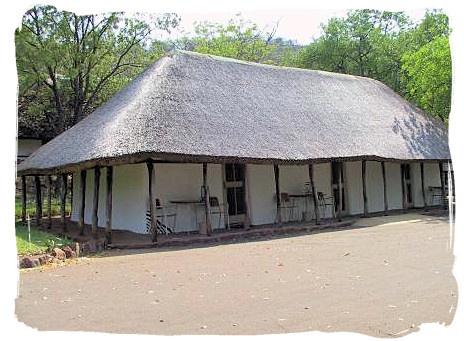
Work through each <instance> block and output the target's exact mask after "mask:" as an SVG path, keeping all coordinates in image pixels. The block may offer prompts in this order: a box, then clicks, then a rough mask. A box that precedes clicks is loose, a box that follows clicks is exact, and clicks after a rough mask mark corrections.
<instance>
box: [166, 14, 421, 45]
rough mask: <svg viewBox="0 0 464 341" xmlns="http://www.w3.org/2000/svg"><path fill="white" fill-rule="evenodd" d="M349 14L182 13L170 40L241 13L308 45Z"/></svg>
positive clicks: (418, 16) (278, 32) (262, 26)
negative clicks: (335, 20) (198, 25)
mask: <svg viewBox="0 0 464 341" xmlns="http://www.w3.org/2000/svg"><path fill="white" fill-rule="evenodd" d="M346 11H347V10H345V9H293V10H292V9H283V10H255V11H235V12H234V11H226V12H211V13H207V12H206V13H195V12H193V13H192V12H190V13H182V12H180V13H179V15H180V16H181V18H182V20H181V24H180V27H179V30H177V32H173V33H174V34H173V35H171V37H175V36H176V35H178V36H180V35H181V33H182V31H183V32H193V28H194V23H195V21H209V22H214V23H222V24H225V23H227V22H228V21H229V20H230V19H231V18H233V17H234V16H235V15H236V14H237V13H240V14H241V16H242V17H243V19H245V20H247V21H251V22H253V23H256V24H257V25H258V26H259V27H260V28H261V29H264V30H266V29H268V30H271V29H272V28H273V27H275V26H276V25H277V30H276V34H275V37H281V38H285V39H291V40H293V41H294V42H296V43H298V44H300V45H306V44H309V43H310V42H311V41H313V40H314V38H317V37H318V36H320V34H321V30H320V25H321V24H322V23H327V21H328V20H329V18H331V17H343V16H345V14H346ZM406 13H407V15H408V16H409V17H411V19H412V20H414V21H417V20H420V19H421V18H423V16H424V14H425V8H419V9H416V10H409V11H406Z"/></svg>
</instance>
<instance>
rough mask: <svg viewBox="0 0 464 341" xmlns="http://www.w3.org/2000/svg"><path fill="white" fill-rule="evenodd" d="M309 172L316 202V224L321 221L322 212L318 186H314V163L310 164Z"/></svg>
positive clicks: (313, 197)
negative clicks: (318, 197)
mask: <svg viewBox="0 0 464 341" xmlns="http://www.w3.org/2000/svg"><path fill="white" fill-rule="evenodd" d="M308 172H309V183H310V185H311V194H312V199H313V204H314V215H315V217H316V225H319V224H320V223H321V213H320V212H319V202H318V199H317V192H316V187H315V186H314V177H313V165H312V164H309V165H308Z"/></svg>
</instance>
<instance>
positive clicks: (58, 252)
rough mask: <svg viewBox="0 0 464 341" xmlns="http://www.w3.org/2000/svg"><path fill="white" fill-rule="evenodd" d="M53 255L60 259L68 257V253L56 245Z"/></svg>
mask: <svg viewBox="0 0 464 341" xmlns="http://www.w3.org/2000/svg"><path fill="white" fill-rule="evenodd" d="M52 256H53V257H55V258H58V259H59V260H65V259H66V253H65V252H64V251H63V250H61V249H60V248H57V247H55V248H54V249H53V250H52Z"/></svg>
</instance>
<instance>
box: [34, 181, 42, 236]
mask: <svg viewBox="0 0 464 341" xmlns="http://www.w3.org/2000/svg"><path fill="white" fill-rule="evenodd" d="M34 179H35V205H36V210H35V220H36V223H37V226H39V227H40V222H41V219H42V190H41V188H40V177H39V176H38V175H36V176H35V177H34Z"/></svg>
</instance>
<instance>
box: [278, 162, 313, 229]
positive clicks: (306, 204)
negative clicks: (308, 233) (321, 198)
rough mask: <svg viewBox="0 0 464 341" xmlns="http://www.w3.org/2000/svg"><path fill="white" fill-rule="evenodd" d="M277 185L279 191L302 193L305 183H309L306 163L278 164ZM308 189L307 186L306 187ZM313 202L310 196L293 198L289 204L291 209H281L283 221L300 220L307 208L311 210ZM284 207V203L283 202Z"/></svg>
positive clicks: (290, 193)
mask: <svg viewBox="0 0 464 341" xmlns="http://www.w3.org/2000/svg"><path fill="white" fill-rule="evenodd" d="M279 180H280V181H279V185H280V192H281V193H288V194H289V195H292V194H297V195H298V194H304V193H305V191H306V189H307V188H306V185H305V183H309V169H308V166H307V165H282V166H279ZM308 189H309V188H308ZM313 205H314V204H313V202H312V200H311V199H310V198H293V202H292V203H290V206H295V207H294V208H293V209H291V210H290V209H285V208H284V209H283V214H282V215H283V217H282V219H283V220H284V221H288V220H293V221H294V220H301V219H302V214H303V212H304V211H305V210H306V209H307V210H308V211H309V212H313V211H314V208H313ZM283 207H285V203H283Z"/></svg>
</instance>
